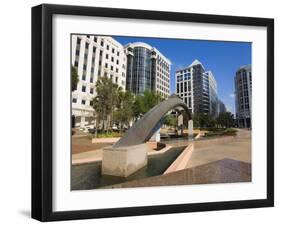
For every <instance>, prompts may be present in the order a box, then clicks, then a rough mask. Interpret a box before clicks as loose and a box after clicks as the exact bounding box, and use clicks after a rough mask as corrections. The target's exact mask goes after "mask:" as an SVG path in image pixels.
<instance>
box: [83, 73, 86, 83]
mask: <svg viewBox="0 0 281 226" xmlns="http://www.w3.org/2000/svg"><path fill="white" fill-rule="evenodd" d="M82 80H83V81H85V80H86V75H85V72H83V75H82Z"/></svg>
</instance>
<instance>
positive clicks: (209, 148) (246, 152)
mask: <svg viewBox="0 0 281 226" xmlns="http://www.w3.org/2000/svg"><path fill="white" fill-rule="evenodd" d="M218 139H223V137H222V138H218ZM198 142H200V141H198ZM198 146H199V147H198ZM198 146H197V147H196V142H195V150H194V152H193V154H192V156H191V158H190V160H189V162H188V164H187V168H192V167H195V166H199V165H203V164H207V163H210V162H214V161H218V160H222V159H225V158H227V159H233V160H238V161H242V162H247V163H251V131H249V130H243V129H238V132H237V135H236V136H235V137H234V138H233V139H230V140H229V142H218V143H217V144H216V143H213V144H210V143H208V145H205V146H202V144H200V145H198Z"/></svg>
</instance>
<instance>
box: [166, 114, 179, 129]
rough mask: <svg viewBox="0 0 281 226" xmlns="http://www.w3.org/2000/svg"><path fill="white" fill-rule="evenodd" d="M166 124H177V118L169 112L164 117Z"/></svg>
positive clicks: (172, 125)
mask: <svg viewBox="0 0 281 226" xmlns="http://www.w3.org/2000/svg"><path fill="white" fill-rule="evenodd" d="M164 124H165V125H167V126H171V127H174V126H176V125H177V118H176V117H175V116H173V115H171V114H168V115H166V116H165V117H164Z"/></svg>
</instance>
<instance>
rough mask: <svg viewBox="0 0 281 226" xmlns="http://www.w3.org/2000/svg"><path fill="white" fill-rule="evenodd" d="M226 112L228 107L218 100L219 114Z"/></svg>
mask: <svg viewBox="0 0 281 226" xmlns="http://www.w3.org/2000/svg"><path fill="white" fill-rule="evenodd" d="M225 112H226V107H225V105H224V103H223V102H222V101H221V100H218V114H220V113H225Z"/></svg>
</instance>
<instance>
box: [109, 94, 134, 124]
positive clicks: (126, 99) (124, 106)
mask: <svg viewBox="0 0 281 226" xmlns="http://www.w3.org/2000/svg"><path fill="white" fill-rule="evenodd" d="M119 101H120V102H119V103H118V105H117V109H116V110H115V111H114V113H113V115H114V122H115V123H116V124H118V125H119V128H120V130H122V129H123V127H124V125H125V126H127V127H129V125H130V122H131V120H132V118H133V116H134V112H133V108H132V106H133V103H134V96H133V94H132V93H131V92H130V91H126V92H120V93H119Z"/></svg>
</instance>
